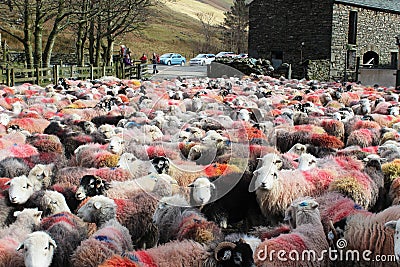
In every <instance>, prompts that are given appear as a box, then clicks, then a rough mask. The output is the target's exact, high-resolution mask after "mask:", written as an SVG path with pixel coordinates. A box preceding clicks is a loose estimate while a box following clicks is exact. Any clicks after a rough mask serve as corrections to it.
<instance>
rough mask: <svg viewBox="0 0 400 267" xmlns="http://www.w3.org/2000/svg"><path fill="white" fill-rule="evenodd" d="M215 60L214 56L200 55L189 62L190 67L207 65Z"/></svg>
mask: <svg viewBox="0 0 400 267" xmlns="http://www.w3.org/2000/svg"><path fill="white" fill-rule="evenodd" d="M213 60H215V55H214V54H198V55H197V56H196V57H194V58H192V59H190V60H189V64H190V66H193V65H202V66H203V65H206V64H210V63H211V62H212V61H213Z"/></svg>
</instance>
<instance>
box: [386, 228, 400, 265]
mask: <svg viewBox="0 0 400 267" xmlns="http://www.w3.org/2000/svg"><path fill="white" fill-rule="evenodd" d="M385 226H386V227H388V228H390V229H393V230H394V231H395V232H394V236H393V238H394V255H395V256H396V261H397V262H398V263H400V220H397V221H389V222H387V223H385Z"/></svg>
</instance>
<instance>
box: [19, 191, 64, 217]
mask: <svg viewBox="0 0 400 267" xmlns="http://www.w3.org/2000/svg"><path fill="white" fill-rule="evenodd" d="M20 204H22V203H20ZM24 206H25V207H27V208H35V207H37V208H38V209H39V210H40V211H43V216H50V215H52V214H56V213H60V212H64V211H65V212H71V210H70V208H69V207H68V205H67V203H66V201H65V198H64V196H63V195H62V194H61V193H59V192H56V191H52V190H40V191H36V192H34V193H33V194H32V196H31V197H30V198H29V199H28V200H27V201H26V203H25V204H24Z"/></svg>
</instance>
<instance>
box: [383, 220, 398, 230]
mask: <svg viewBox="0 0 400 267" xmlns="http://www.w3.org/2000/svg"><path fill="white" fill-rule="evenodd" d="M396 225H397V221H390V222H387V223H385V227H388V228H391V229H396Z"/></svg>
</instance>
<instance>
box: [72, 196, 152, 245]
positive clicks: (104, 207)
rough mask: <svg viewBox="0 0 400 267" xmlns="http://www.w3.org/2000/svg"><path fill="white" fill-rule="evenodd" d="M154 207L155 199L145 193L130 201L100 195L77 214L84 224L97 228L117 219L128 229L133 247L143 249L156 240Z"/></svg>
mask: <svg viewBox="0 0 400 267" xmlns="http://www.w3.org/2000/svg"><path fill="white" fill-rule="evenodd" d="M156 205H157V200H156V198H155V197H154V196H152V195H151V194H150V193H146V192H140V193H138V194H137V195H136V196H135V197H134V198H132V199H130V200H126V199H115V200H113V199H110V198H108V197H105V196H101V195H100V196H94V197H92V198H90V199H89V200H88V202H86V203H85V204H84V205H83V206H82V207H81V208H80V209H79V210H78V212H77V214H78V216H79V217H80V218H82V219H83V220H84V221H85V222H93V223H95V224H96V225H97V226H98V227H99V226H100V225H101V224H103V223H104V222H106V221H108V220H111V219H117V220H118V221H119V222H120V223H121V224H122V225H123V226H125V227H126V228H128V230H129V233H130V234H131V236H132V241H133V243H134V244H135V246H136V247H138V248H145V247H152V246H154V245H155V244H156V242H157V239H158V231H157V227H156V226H155V224H154V223H153V221H152V215H153V213H154V211H155V209H156ZM117 206H118V208H117Z"/></svg>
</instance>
